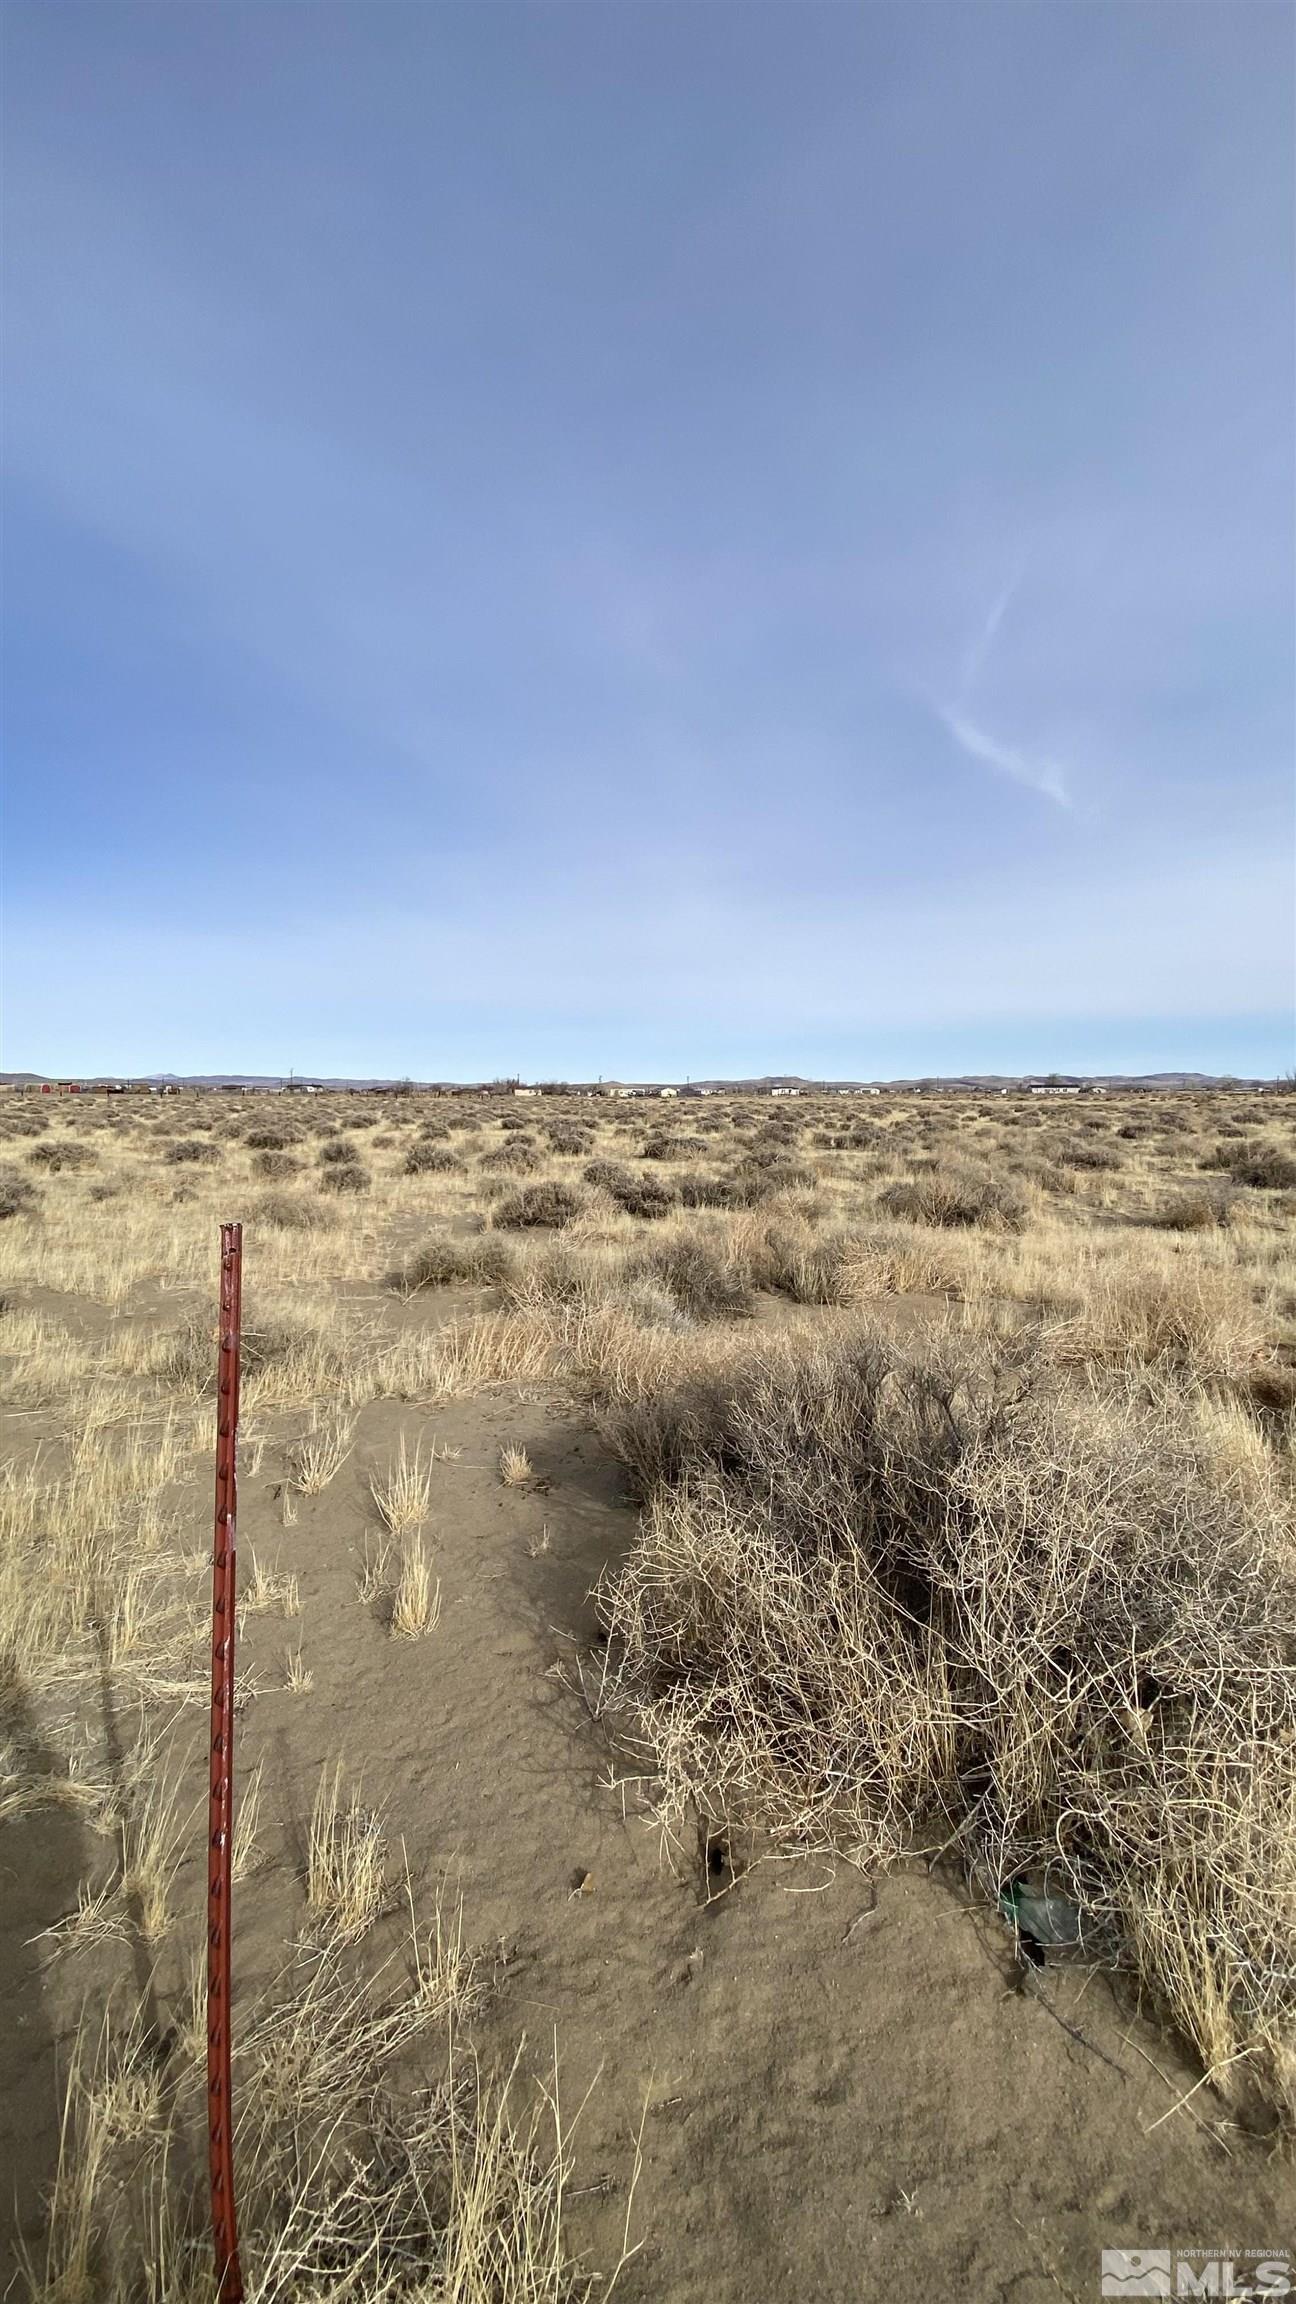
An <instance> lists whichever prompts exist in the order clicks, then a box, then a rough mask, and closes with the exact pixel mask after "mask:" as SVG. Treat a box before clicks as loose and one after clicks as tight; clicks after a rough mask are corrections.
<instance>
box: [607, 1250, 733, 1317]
mask: <svg viewBox="0 0 1296 2304" xmlns="http://www.w3.org/2000/svg"><path fill="white" fill-rule="evenodd" d="M630 1274H631V1277H632V1278H634V1279H640V1278H647V1279H651V1280H655V1281H658V1282H660V1284H661V1285H662V1286H663V1287H664V1288H665V1290H666V1291H667V1294H668V1295H669V1297H670V1300H671V1302H672V1304H673V1305H675V1307H676V1308H677V1310H679V1311H680V1312H684V1313H686V1314H687V1315H688V1317H689V1319H690V1320H737V1319H741V1318H743V1317H744V1316H745V1315H747V1314H748V1313H750V1311H751V1309H752V1302H753V1298H752V1287H751V1279H750V1276H749V1274H748V1273H747V1272H746V1271H745V1270H744V1269H743V1267H742V1266H741V1265H740V1264H739V1263H737V1262H736V1261H735V1260H734V1259H733V1258H732V1257H730V1256H726V1255H725V1254H724V1253H723V1252H722V1251H721V1249H720V1248H719V1247H717V1245H716V1243H715V1242H714V1241H712V1240H707V1239H704V1238H703V1237H701V1236H700V1235H699V1234H690V1233H681V1234H678V1235H677V1236H676V1237H675V1238H674V1239H672V1240H667V1241H664V1242H663V1243H662V1245H661V1246H660V1247H655V1248H649V1249H647V1250H645V1251H644V1253H643V1254H642V1255H639V1256H636V1258H635V1259H634V1262H633V1263H632V1265H631V1266H630Z"/></svg>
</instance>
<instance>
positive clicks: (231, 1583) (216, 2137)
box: [207, 1224, 243, 2304]
mask: <svg viewBox="0 0 1296 2304" xmlns="http://www.w3.org/2000/svg"><path fill="white" fill-rule="evenodd" d="M242 1296H243V1227H242V1225H241V1224H222V1226H221V1270H220V1350H219V1356H218V1359H217V1374H216V1529H215V1540H214V1543H213V1548H212V1691H211V1779H210V1797H209V1800H208V1810H207V2130H208V2141H209V2144H210V2148H211V2204H212V2236H213V2238H214V2240H215V2243H216V2278H217V2283H218V2285H217V2296H218V2299H219V2304H243V2274H242V2272H241V2270H240V2268H239V2254H238V2224H237V2220H236V2217H235V2213H234V2110H233V2104H232V2101H231V2096H230V1921H231V1910H230V1894H231V1886H230V1883H231V1866H232V1857H233V1821H234V1630H235V1625H234V1609H235V1555H234V1532H235V1521H236V1517H237V1512H238V1463H237V1450H238V1415H239V1349H240V1337H241V1321H242Z"/></svg>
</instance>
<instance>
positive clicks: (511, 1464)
mask: <svg viewBox="0 0 1296 2304" xmlns="http://www.w3.org/2000/svg"><path fill="white" fill-rule="evenodd" d="M499 1468H500V1478H501V1480H502V1481H503V1483H504V1485H505V1487H506V1488H524V1487H525V1486H526V1483H527V1481H528V1480H529V1479H530V1478H531V1459H530V1457H529V1456H528V1454H527V1452H526V1450H525V1448H515V1447H507V1448H501V1450H500V1458H499Z"/></svg>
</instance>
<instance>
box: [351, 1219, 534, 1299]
mask: <svg viewBox="0 0 1296 2304" xmlns="http://www.w3.org/2000/svg"><path fill="white" fill-rule="evenodd" d="M516 1264H517V1254H516V1251H515V1249H514V1248H513V1246H512V1243H511V1242H510V1241H508V1240H501V1239H499V1238H498V1237H497V1236H496V1235H495V1234H494V1233H491V1232H483V1233H480V1234H478V1235H476V1236H475V1237H474V1238H472V1239H470V1240H455V1239H445V1240H429V1241H427V1242H426V1243H425V1244H424V1246H423V1247H422V1248H416V1249H415V1250H414V1251H413V1253H412V1254H411V1255H409V1256H407V1257H406V1258H405V1260H404V1262H403V1263H402V1264H399V1265H398V1266H397V1267H396V1268H395V1270H393V1271H391V1272H389V1273H388V1274H387V1276H386V1279H385V1281H384V1286H385V1287H387V1288H392V1289H394V1290H395V1292H396V1294H397V1295H398V1296H416V1295H417V1294H418V1293H419V1291H420V1290H421V1289H423V1288H452V1287H453V1286H454V1285H455V1283H456V1282H460V1281H462V1282H467V1283H468V1284H469V1285H471V1286H473V1287H478V1288H490V1287H497V1286H499V1285H500V1284H501V1283H502V1282H503V1281H505V1280H508V1279H509V1278H510V1277H511V1276H512V1274H513V1272H514V1270H515V1268H516Z"/></svg>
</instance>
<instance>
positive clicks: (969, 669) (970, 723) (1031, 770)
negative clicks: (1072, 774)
mask: <svg viewBox="0 0 1296 2304" xmlns="http://www.w3.org/2000/svg"><path fill="white" fill-rule="evenodd" d="M1025 573H1026V560H1025V555H1024V554H1023V555H1022V557H1021V559H1020V560H1019V561H1018V563H1017V566H1016V568H1015V569H1014V570H1013V573H1012V575H1011V576H1010V577H1009V579H1008V581H1007V583H1006V584H1005V585H1004V586H1003V589H1002V590H1001V591H1000V592H997V593H996V595H995V597H994V599H993V600H992V601H991V603H990V606H989V609H988V610H987V612H986V615H985V616H984V618H983V619H982V623H981V627H980V630H979V631H978V632H977V634H976V635H975V637H974V639H973V640H972V642H971V645H970V646H969V647H968V649H967V651H966V653H965V655H964V658H963V669H962V677H961V679H960V681H959V686H958V696H957V701H956V702H955V703H953V704H937V706H936V711H937V714H938V716H939V718H940V720H941V721H942V722H943V724H944V726H945V727H946V728H947V729H948V731H949V733H950V735H951V736H952V737H953V739H954V741H955V743H956V744H957V745H958V746H959V747H960V749H961V750H962V751H964V752H966V753H967V754H968V756H969V758H970V759H972V760H976V761H978V762H979V763H980V765H981V766H982V767H985V768H993V769H994V771H995V773H996V775H999V776H1009V777H1011V778H1012V781H1013V782H1014V784H1024V785H1025V786H1026V787H1027V789H1028V790H1029V791H1032V792H1042V793H1043V795H1044V797H1045V799H1046V800H1052V801H1053V802H1054V803H1055V805H1056V806H1057V807H1059V808H1070V806H1071V795H1070V793H1069V792H1068V790H1067V785H1066V777H1065V774H1064V772H1063V770H1062V768H1061V767H1060V766H1059V765H1058V763H1057V761H1056V760H1048V759H1045V758H1044V757H1043V755H1042V754H1039V753H1035V752H1022V751H1019V750H1018V749H1017V747H1016V746H1015V745H1012V744H1004V743H1001V742H1000V740H999V738H998V737H997V736H992V735H990V734H989V732H988V731H987V730H986V729H985V728H983V727H982V726H981V725H980V722H979V721H978V720H975V719H973V717H972V714H971V711H970V709H969V706H970V704H971V702H972V696H973V691H974V689H975V688H976V685H977V682H978V680H979V679H980V676H981V674H982V672H983V671H984V670H985V667H986V664H987V662H988V660H989V657H990V654H991V651H992V649H993V648H994V645H995V642H996V641H997V639H998V637H999V629H1000V626H1001V625H1002V623H1003V620H1004V617H1005V616H1006V615H1007V613H1008V610H1009V608H1010V607H1011V605H1012V602H1013V600H1014V598H1015V596H1016V594H1017V592H1018V590H1019V588H1020V586H1021V581H1022V578H1023V576H1024V575H1025Z"/></svg>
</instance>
